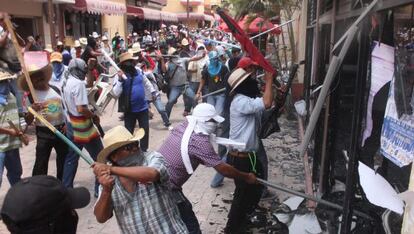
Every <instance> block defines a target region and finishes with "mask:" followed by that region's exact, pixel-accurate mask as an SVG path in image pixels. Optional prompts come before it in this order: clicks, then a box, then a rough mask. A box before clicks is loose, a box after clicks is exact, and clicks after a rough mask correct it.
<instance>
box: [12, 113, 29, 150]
mask: <svg viewBox="0 0 414 234" xmlns="http://www.w3.org/2000/svg"><path fill="white" fill-rule="evenodd" d="M7 122H8V123H9V126H10V127H11V128H13V129H14V131H16V132H20V129H19V128H17V127H16V125H15V124H14V123H13V122H12V121H11V120H10V119H8V120H7ZM19 139H20V140H21V141H22V142H23V144H24V145H28V144H29V140H28V139H27V137H26V136H25V135H24V134H23V135H20V136H19Z"/></svg>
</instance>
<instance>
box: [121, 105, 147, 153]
mask: <svg viewBox="0 0 414 234" xmlns="http://www.w3.org/2000/svg"><path fill="white" fill-rule="evenodd" d="M137 120H138V125H139V127H140V128H143V129H144V131H145V135H144V137H143V138H142V139H141V140H140V141H139V147H140V148H141V150H142V151H144V152H147V150H148V145H149V116H148V110H144V111H141V112H125V113H124V125H125V128H126V129H128V131H129V132H130V133H131V134H134V131H135V127H136V126H137Z"/></svg>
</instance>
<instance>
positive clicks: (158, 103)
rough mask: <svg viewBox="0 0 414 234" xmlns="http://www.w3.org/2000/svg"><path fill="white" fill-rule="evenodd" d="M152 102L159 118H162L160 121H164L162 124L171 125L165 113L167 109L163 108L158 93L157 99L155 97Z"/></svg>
mask: <svg viewBox="0 0 414 234" xmlns="http://www.w3.org/2000/svg"><path fill="white" fill-rule="evenodd" d="M152 103H153V104H154V106H155V108H156V109H157V111H158V113H160V115H161V118H162V122H164V126H169V125H171V124H170V119H169V118H168V115H167V111H166V110H165V106H164V104H163V103H162V102H161V96H160V95H158V97H157V99H155V101H153V102H152Z"/></svg>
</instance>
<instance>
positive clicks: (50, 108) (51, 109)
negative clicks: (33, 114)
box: [35, 88, 65, 126]
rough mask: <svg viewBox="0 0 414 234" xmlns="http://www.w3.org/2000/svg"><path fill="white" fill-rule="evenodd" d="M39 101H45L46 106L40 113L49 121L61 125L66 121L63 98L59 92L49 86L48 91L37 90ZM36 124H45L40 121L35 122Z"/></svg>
mask: <svg viewBox="0 0 414 234" xmlns="http://www.w3.org/2000/svg"><path fill="white" fill-rule="evenodd" d="M35 92H36V96H37V99H38V102H40V103H43V104H44V105H45V107H44V108H43V110H41V111H40V114H41V115H42V116H43V117H44V118H45V119H46V120H47V121H49V122H50V123H51V124H52V125H53V126H57V125H61V124H63V123H64V122H65V119H64V118H65V115H64V113H63V111H64V110H63V105H62V98H61V97H60V96H59V94H58V93H57V92H56V91H55V90H53V89H52V88H49V89H48V90H47V91H40V90H35ZM35 124H36V126H45V125H44V124H42V123H41V122H40V121H36V122H35Z"/></svg>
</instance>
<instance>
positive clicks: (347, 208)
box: [341, 20, 370, 234]
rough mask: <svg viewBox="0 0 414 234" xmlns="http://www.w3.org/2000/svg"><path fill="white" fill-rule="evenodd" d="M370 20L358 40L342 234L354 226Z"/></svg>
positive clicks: (348, 231)
mask: <svg viewBox="0 0 414 234" xmlns="http://www.w3.org/2000/svg"><path fill="white" fill-rule="evenodd" d="M367 21H368V20H366V21H364V24H363V25H362V28H361V31H360V35H359V39H358V41H359V42H358V45H359V48H358V60H357V64H358V72H357V74H356V81H355V97H354V104H353V110H352V125H351V142H350V147H349V152H350V155H349V162H348V170H347V174H346V189H345V197H344V213H343V219H342V225H341V233H342V234H347V233H350V232H351V224H352V210H353V209H354V207H353V205H352V203H353V200H354V198H355V184H356V183H355V177H356V175H357V174H358V170H357V166H358V157H359V154H360V145H361V128H362V118H363V116H364V114H363V112H364V111H363V106H364V104H363V103H364V96H365V87H366V79H367V67H368V60H369V59H368V56H369V53H370V52H369V51H370V42H369V35H368V31H369V27H370V26H368V22H367Z"/></svg>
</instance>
